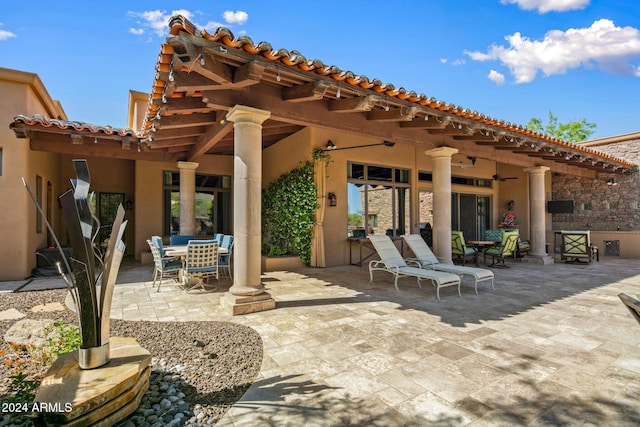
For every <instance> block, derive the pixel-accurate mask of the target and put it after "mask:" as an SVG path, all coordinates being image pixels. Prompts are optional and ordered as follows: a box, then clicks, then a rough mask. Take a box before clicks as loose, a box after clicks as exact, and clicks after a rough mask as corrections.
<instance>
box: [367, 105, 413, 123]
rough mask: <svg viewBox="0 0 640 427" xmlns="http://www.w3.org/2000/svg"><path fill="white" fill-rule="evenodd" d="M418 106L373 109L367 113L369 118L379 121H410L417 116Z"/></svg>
mask: <svg viewBox="0 0 640 427" xmlns="http://www.w3.org/2000/svg"><path fill="white" fill-rule="evenodd" d="M417 111H418V109H417V107H408V108H394V109H392V110H389V111H386V110H372V111H369V113H367V120H371V121H377V122H410V121H411V120H413V118H414V117H415V116H416V113H417Z"/></svg>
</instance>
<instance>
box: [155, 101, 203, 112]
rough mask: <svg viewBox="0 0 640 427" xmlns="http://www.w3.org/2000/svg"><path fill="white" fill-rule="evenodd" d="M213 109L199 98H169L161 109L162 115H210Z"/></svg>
mask: <svg viewBox="0 0 640 427" xmlns="http://www.w3.org/2000/svg"><path fill="white" fill-rule="evenodd" d="M210 111H211V108H209V107H207V104H205V103H204V102H202V98H199V97H187V98H168V99H167V103H166V104H164V105H163V106H162V107H160V112H161V113H162V114H181V113H208V112H210Z"/></svg>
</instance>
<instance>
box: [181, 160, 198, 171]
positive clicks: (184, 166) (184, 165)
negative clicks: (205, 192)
mask: <svg viewBox="0 0 640 427" xmlns="http://www.w3.org/2000/svg"><path fill="white" fill-rule="evenodd" d="M198 166H200V163H195V162H178V169H184V170H196V169H198Z"/></svg>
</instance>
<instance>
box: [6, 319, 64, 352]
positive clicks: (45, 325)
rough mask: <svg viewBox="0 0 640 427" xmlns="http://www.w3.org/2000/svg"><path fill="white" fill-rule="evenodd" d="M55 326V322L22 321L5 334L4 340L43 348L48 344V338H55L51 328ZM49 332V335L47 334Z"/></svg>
mask: <svg viewBox="0 0 640 427" xmlns="http://www.w3.org/2000/svg"><path fill="white" fill-rule="evenodd" d="M53 324H54V321H53V320H49V319H45V320H33V319H22V320H18V321H17V322H16V323H14V324H13V325H11V327H10V328H9V329H8V330H7V332H6V333H5V334H4V340H5V341H7V342H9V343H13V344H18V345H22V346H27V345H29V344H35V345H36V346H41V345H44V344H46V342H47V340H48V338H53V337H54V335H55V330H54V329H53V328H51V326H52V325H53ZM47 332H48V333H47Z"/></svg>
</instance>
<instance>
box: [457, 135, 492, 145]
mask: <svg viewBox="0 0 640 427" xmlns="http://www.w3.org/2000/svg"><path fill="white" fill-rule="evenodd" d="M453 139H455V140H458V141H476V142H479V141H483V142H488V141H493V142H494V143H495V139H494V138H493V137H492V136H485V135H455V136H454V137H453Z"/></svg>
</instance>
